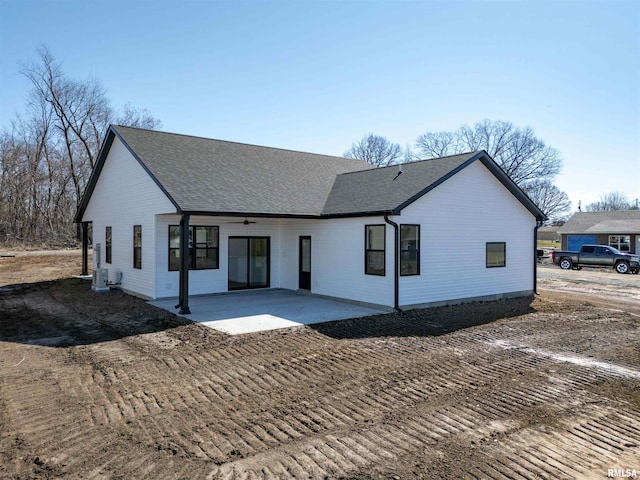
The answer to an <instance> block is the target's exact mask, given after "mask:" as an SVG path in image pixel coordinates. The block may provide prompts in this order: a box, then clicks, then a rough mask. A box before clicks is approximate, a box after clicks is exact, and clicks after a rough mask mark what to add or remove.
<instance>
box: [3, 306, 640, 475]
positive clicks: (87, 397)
mask: <svg viewBox="0 0 640 480" xmlns="http://www.w3.org/2000/svg"><path fill="white" fill-rule="evenodd" d="M52 298H57V297H56V296H52ZM60 311H62V310H60ZM72 315H76V313H73V311H72ZM77 315H78V316H79V315H80V313H77ZM127 315H128V314H127ZM127 315H124V316H122V318H121V319H120V320H121V323H118V319H117V318H115V317H114V318H110V319H108V320H104V323H106V324H107V325H102V324H98V325H97V326H95V328H96V330H95V331H92V333H91V335H97V334H98V333H99V332H100V331H101V330H100V329H102V330H104V331H106V332H108V338H111V340H109V341H101V342H88V343H87V344H84V345H78V346H73V347H66V348H51V347H44V346H37V345H33V346H31V345H20V344H19V343H7V342H0V348H1V349H2V351H3V353H4V352H5V351H6V352H8V353H9V354H8V355H7V356H6V357H4V355H3V357H4V358H0V406H6V410H4V412H5V415H4V416H2V414H1V413H0V425H2V426H5V425H6V426H7V430H8V431H12V430H13V429H14V426H18V425H19V432H20V435H21V436H22V437H23V438H24V440H23V443H22V444H21V446H20V447H15V448H14V447H11V446H7V444H8V442H11V441H12V440H11V438H12V437H11V436H10V435H8V434H7V433H5V432H3V433H0V446H2V449H5V448H8V449H10V448H13V450H12V452H13V453H12V458H20V459H22V458H25V459H27V460H26V461H27V462H28V461H31V462H32V463H33V464H34V465H36V467H37V468H41V469H42V468H45V467H47V468H48V467H49V466H51V468H56V469H57V470H55V472H56V474H59V476H64V475H65V474H68V476H70V477H82V478H96V479H103V478H139V479H144V478H148V479H155V478H163V477H164V478H167V477H168V478H180V477H185V478H214V479H218V478H221V479H223V478H291V477H293V476H294V475H295V476H296V477H311V478H323V477H324V476H327V477H329V478H340V477H350V476H352V477H359V476H362V475H369V476H374V477H376V476H381V477H384V478H388V477H393V476H394V475H395V473H396V470H395V469H400V470H399V471H401V472H402V473H403V476H402V478H411V475H412V474H413V476H414V478H420V477H427V478H428V477H432V476H439V475H442V474H444V475H445V476H447V477H460V478H465V477H466V478H474V476H475V478H496V479H497V478H571V477H581V476H584V475H587V474H589V473H591V472H593V471H603V472H606V470H603V469H606V468H610V467H612V466H615V465H617V462H620V461H623V460H624V459H633V458H638V457H640V451H639V450H638V449H639V448H640V447H639V446H638V443H640V438H638V434H637V431H638V430H640V412H639V411H638V410H639V409H638V408H637V407H638V403H637V401H636V402H635V403H634V402H631V403H629V401H627V403H625V398H626V399H628V398H629V396H627V397H620V398H619V397H618V396H615V397H614V396H612V395H610V394H609V392H618V391H619V390H620V389H622V388H625V389H631V390H633V389H634V388H635V389H636V391H638V390H637V389H638V388H640V382H638V381H636V380H634V379H628V378H624V377H620V376H616V375H613V374H612V373H611V372H607V371H602V370H598V369H589V368H585V367H584V366H581V365H577V364H572V363H567V362H560V361H558V360H557V359H556V358H553V356H549V355H546V356H545V355H537V354H536V352H535V350H534V348H533V347H537V346H538V345H535V342H538V341H541V342H542V340H544V338H545V337H544V336H545V334H546V332H545V331H544V329H542V330H543V331H538V330H539V328H538V322H539V321H540V319H541V318H547V319H548V318H551V317H552V315H551V314H545V313H532V314H529V315H530V316H524V317H521V318H520V317H516V318H513V319H509V320H504V321H502V320H500V321H497V322H495V323H492V324H489V325H481V326H478V327H473V328H467V329H463V330H459V331H457V332H455V333H449V334H443V335H441V336H429V335H422V336H420V335H412V336H405V337H398V336H395V337H390V336H386V337H375V336H372V337H369V338H366V337H365V338H358V339H350V338H344V339H336V338H331V337H329V336H325V335H323V334H321V333H319V332H317V331H314V330H311V329H307V328H300V329H294V330H292V331H289V332H275V333H268V334H261V335H255V336H247V337H245V338H235V339H233V338H229V337H225V336H222V335H219V334H215V333H211V332H209V331H207V330H206V329H204V328H203V327H199V326H197V325H187V326H184V327H179V328H177V327H175V328H171V329H163V330H161V331H159V332H157V333H156V332H150V333H149V332H147V333H144V334H140V335H131V334H127V333H126V332H128V328H129V327H128V326H127V323H128V322H131V321H132V319H131V318H130V317H128V316H127ZM544 315H547V317H543V316H544ZM621 315H622V314H621ZM553 318H555V317H553ZM109 322H112V323H113V325H111V324H109ZM558 325H562V324H561V323H558ZM584 325H586V324H585V323H582V324H581V326H580V328H582V327H583V326H584ZM616 325H622V326H623V327H625V325H626V324H625V325H623V324H616ZM629 325H631V324H629ZM629 325H627V326H626V327H625V328H628V330H621V331H628V332H633V330H632V327H633V326H632V325H631V326H629ZM532 331H533V333H532ZM96 332H97V333H96ZM565 333H571V331H569V330H567V332H565ZM114 337H115V338H114ZM91 338H94V337H93V336H92V337H91ZM554 338H555V337H554ZM497 341H509V342H512V343H513V344H518V345H524V346H525V347H527V348H513V349H505V348H501V347H499V346H497V345H496V342H497ZM532 341H535V342H534V344H531V342H532ZM542 344H543V347H544V348H546V349H547V350H548V351H549V352H554V353H563V352H562V351H561V350H562V348H564V347H562V346H556V347H554V346H553V345H554V344H553V343H551V346H550V344H544V342H542ZM161 345H164V346H165V347H164V348H158V346H161ZM7 346H10V348H6V347H7ZM529 347H531V348H529ZM554 348H555V349H554ZM23 352H28V353H29V355H32V357H30V358H28V359H27V360H31V361H25V362H23V363H20V364H19V365H18V366H17V367H13V365H15V364H17V363H18V362H19V361H20V359H21V358H22V356H23V355H24V353H23ZM589 352H591V350H589ZM579 353H580V351H578V354H579ZM626 358H628V359H629V360H628V361H627V363H628V364H629V368H635V369H638V368H639V365H638V364H637V363H636V364H634V362H633V360H632V357H626ZM32 362H33V363H32ZM34 385H37V386H38V388H37V389H35V390H34V388H33V387H34ZM8 386H10V388H9V387H8ZM616 395H617V394H616ZM51 405H55V408H51ZM0 454H1V452H0ZM29 459H30V460H29ZM36 459H37V462H36ZM621 459H623V460H621ZM20 461H23V460H20ZM626 461H629V460H626ZM625 466H626V467H633V465H629V464H627V465H625ZM36 467H34V469H33V470H28V471H27V470H22V471H24V472H27V473H33V472H34V471H36ZM3 468H7V467H3ZM20 468H23V467H20ZM24 468H25V469H26V468H27V467H26V466H24ZM412 468H414V470H413V471H412V470H411V469H412ZM16 471H19V468H18V467H16ZM51 471H54V470H51ZM0 472H2V470H1V469H0ZM11 473H12V472H10V474H11ZM25 476H26V475H25Z"/></svg>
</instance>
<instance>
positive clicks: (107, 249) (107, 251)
mask: <svg viewBox="0 0 640 480" xmlns="http://www.w3.org/2000/svg"><path fill="white" fill-rule="evenodd" d="M104 257H105V258H104V261H105V263H111V227H106V228H105V231H104Z"/></svg>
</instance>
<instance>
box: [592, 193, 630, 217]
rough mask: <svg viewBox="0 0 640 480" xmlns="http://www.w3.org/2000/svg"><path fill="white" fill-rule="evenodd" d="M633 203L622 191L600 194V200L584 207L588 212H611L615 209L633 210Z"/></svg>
mask: <svg viewBox="0 0 640 480" xmlns="http://www.w3.org/2000/svg"><path fill="white" fill-rule="evenodd" d="M631 209H632V204H631V202H629V199H628V198H627V196H626V195H625V194H624V193H622V192H609V193H605V194H603V195H601V196H600V200H598V201H597V202H593V203H590V204H589V205H587V206H585V207H584V210H585V211H586V212H611V211H615V210H631Z"/></svg>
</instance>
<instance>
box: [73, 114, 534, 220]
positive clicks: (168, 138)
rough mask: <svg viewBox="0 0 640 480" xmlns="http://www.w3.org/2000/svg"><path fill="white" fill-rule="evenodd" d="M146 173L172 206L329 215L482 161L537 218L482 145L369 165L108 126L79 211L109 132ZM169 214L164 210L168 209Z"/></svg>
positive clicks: (393, 205) (404, 197)
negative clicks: (398, 162) (404, 161)
mask: <svg viewBox="0 0 640 480" xmlns="http://www.w3.org/2000/svg"><path fill="white" fill-rule="evenodd" d="M116 136H117V137H118V138H120V140H121V141H122V142H123V143H124V145H125V146H126V147H127V148H128V149H129V151H130V152H131V154H132V155H133V156H134V157H135V158H136V159H137V160H138V161H139V162H140V164H141V165H142V167H143V168H144V169H145V170H146V171H147V172H148V173H149V175H150V176H151V178H152V179H153V180H154V181H155V182H156V184H157V185H158V187H159V188H160V189H161V190H162V191H163V192H164V193H165V194H166V195H167V197H168V198H169V199H170V200H171V202H172V203H173V204H174V205H175V207H176V212H190V213H209V214H214V215H236V216H296V217H331V216H354V215H367V214H387V213H388V214H398V213H400V211H401V210H402V209H403V208H404V207H405V206H407V205H409V204H410V203H412V202H413V201H415V200H416V199H418V198H419V197H421V196H422V195H424V194H426V193H427V192H429V191H430V190H432V189H433V188H435V187H437V186H438V185H439V184H440V183H442V182H444V181H445V180H447V179H448V178H450V177H451V176H452V175H455V174H456V173H457V172H458V171H460V170H461V169H463V168H465V167H466V166H467V165H470V164H471V163H473V162H475V161H480V162H482V163H483V164H484V165H485V166H486V167H487V168H488V169H489V170H490V171H491V172H492V173H493V174H494V175H495V176H496V178H497V179H498V180H499V181H501V182H502V184H503V185H504V186H505V187H506V188H507V189H508V190H509V191H510V192H511V193H512V194H513V195H514V196H515V197H516V198H517V199H518V200H520V202H522V204H523V205H524V206H525V207H526V208H527V209H529V211H530V212H531V213H532V214H533V215H534V216H536V217H537V218H538V219H545V218H546V217H545V216H544V213H543V212H541V211H540V209H539V208H538V207H537V206H536V205H535V204H533V202H531V200H530V199H529V198H528V197H527V196H526V195H525V194H524V193H523V192H522V190H520V189H519V188H518V187H517V186H516V185H515V184H514V183H513V182H512V181H511V179H510V178H509V177H508V176H507V175H506V174H505V173H504V171H502V170H501V169H500V167H498V166H497V164H496V163H495V162H494V161H493V160H492V159H491V157H489V155H488V154H487V153H486V152H485V151H480V152H471V153H464V154H460V155H453V156H449V157H442V158H436V159H432V160H422V161H418V162H411V163H407V164H403V166H402V170H403V173H402V174H401V175H398V166H391V167H385V168H373V167H371V166H370V165H369V164H367V163H366V162H363V161H361V160H355V159H351V158H341V157H333V156H328V155H318V154H313V153H304V152H296V151H292V150H282V149H277V148H270V147H259V146H255V145H246V144H242V143H235V142H226V141H221V140H211V139H207V138H201V137H192V136H188V135H178V134H173V133H164V132H156V131H152V130H142V129H138V128H131V127H122V126H111V128H110V129H109V132H108V133H107V136H106V138H105V142H104V144H103V146H102V149H101V151H100V156H99V158H98V161H97V163H96V168H95V169H94V172H93V173H92V176H91V179H90V181H89V185H88V187H87V191H86V193H85V195H84V197H83V200H82V203H81V205H80V208H79V209H78V213H77V214H76V221H77V222H81V221H83V218H82V217H83V215H84V211H85V209H86V207H87V204H88V202H89V199H90V198H91V194H92V191H93V189H94V188H95V185H96V182H97V180H98V178H99V176H100V172H101V170H102V167H103V165H104V162H105V160H106V157H107V154H108V152H109V149H110V147H111V144H112V143H113V140H114V139H115V138H116ZM167 213H169V212H167Z"/></svg>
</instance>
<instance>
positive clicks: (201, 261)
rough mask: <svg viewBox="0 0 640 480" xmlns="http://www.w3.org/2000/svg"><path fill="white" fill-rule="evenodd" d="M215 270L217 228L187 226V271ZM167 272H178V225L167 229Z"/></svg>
mask: <svg viewBox="0 0 640 480" xmlns="http://www.w3.org/2000/svg"><path fill="white" fill-rule="evenodd" d="M194 239H195V242H194ZM215 268H218V227H198V226H189V270H208V269H215ZM169 270H170V271H175V270H180V227H179V226H178V225H171V226H170V227H169Z"/></svg>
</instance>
